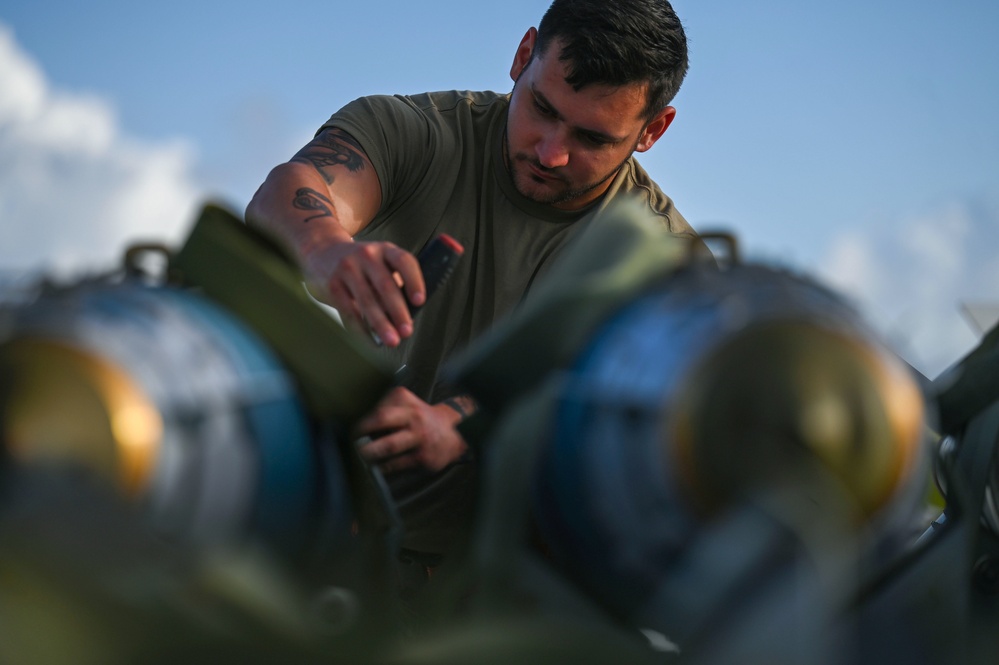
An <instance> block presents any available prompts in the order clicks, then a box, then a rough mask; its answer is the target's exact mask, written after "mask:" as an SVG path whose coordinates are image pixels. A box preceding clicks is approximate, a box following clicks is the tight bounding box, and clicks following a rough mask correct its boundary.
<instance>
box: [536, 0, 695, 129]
mask: <svg viewBox="0 0 999 665" xmlns="http://www.w3.org/2000/svg"><path fill="white" fill-rule="evenodd" d="M555 40H558V42H559V44H560V45H561V46H562V53H561V55H560V56H559V60H561V61H563V62H565V63H566V64H567V65H568V72H569V73H568V76H566V82H567V83H568V84H569V85H571V86H572V87H573V88H574V89H576V90H579V89H580V88H583V87H585V86H587V85H591V84H603V85H612V86H620V85H627V84H629V83H646V84H648V89H647V91H646V100H645V109H644V111H645V113H644V115H645V116H646V118H648V119H651V118H652V117H653V116H655V115H656V113H658V112H659V111H661V110H662V109H664V108H666V107H667V106H668V105H669V103H670V102H671V101H673V97H675V96H676V93H677V91H679V89H680V84H681V83H682V82H683V77H684V75H686V73H687V66H688V63H687V37H686V35H685V34H684V32H683V25H682V24H681V23H680V19H679V18H678V17H677V15H676V12H674V11H673V7H672V6H671V5H670V4H669V2H667V1H666V0H554V2H552V4H551V6H550V7H549V8H548V11H546V12H545V15H544V17H543V18H542V19H541V25H540V26H538V37H537V41H536V43H535V49H537V50H536V53H538V54H542V55H543V54H544V53H545V51H546V49H547V48H548V46H549V45H550V44H551V43H552V42H553V41H555Z"/></svg>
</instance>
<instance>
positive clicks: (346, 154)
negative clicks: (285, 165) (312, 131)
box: [291, 129, 364, 184]
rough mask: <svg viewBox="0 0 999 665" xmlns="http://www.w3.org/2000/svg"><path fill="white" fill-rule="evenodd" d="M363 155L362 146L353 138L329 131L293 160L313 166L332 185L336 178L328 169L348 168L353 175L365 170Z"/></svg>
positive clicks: (318, 137)
mask: <svg viewBox="0 0 999 665" xmlns="http://www.w3.org/2000/svg"><path fill="white" fill-rule="evenodd" d="M363 153H364V151H363V150H362V149H361V145H360V144H359V143H358V142H357V141H355V140H354V138H353V137H352V136H350V135H349V134H347V133H346V132H343V131H341V130H339V129H327V130H324V131H323V132H322V133H320V134H319V136H317V137H316V140H315V141H313V142H312V143H311V144H309V145H307V146H306V147H304V148H302V150H300V151H299V152H298V154H297V155H295V156H294V157H292V158H291V159H292V161H293V162H302V163H305V164H312V165H313V166H314V167H315V168H316V170H317V171H319V173H320V174H321V175H322V176H323V178H324V179H325V180H326V183H327V184H332V183H333V179H334V176H333V173H332V172H331V171H330V170H328V167H331V166H346V167H347V169H349V170H350V171H351V173H356V172H357V171H360V170H361V169H363V168H364V159H363V157H361V155H362V154H363Z"/></svg>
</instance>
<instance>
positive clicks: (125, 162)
mask: <svg viewBox="0 0 999 665" xmlns="http://www.w3.org/2000/svg"><path fill="white" fill-rule="evenodd" d="M193 162H194V154H193V149H192V147H191V146H190V145H187V144H185V143H183V142H180V141H174V142H168V143H162V142H161V143H153V142H147V141H141V140H139V139H136V138H133V137H129V136H126V135H123V134H122V132H121V131H120V130H119V128H118V124H117V118H116V117H115V113H114V110H113V108H112V107H111V106H110V105H109V104H108V103H107V102H106V101H104V100H102V99H100V98H98V97H96V96H88V95H80V94H75V93H69V92H65V91H60V90H57V89H53V88H52V86H51V85H50V84H49V83H48V81H47V80H46V78H45V75H44V73H43V72H42V70H41V68H40V67H39V66H38V64H37V63H35V62H34V61H33V59H32V58H31V57H30V56H29V55H28V54H26V53H25V52H24V51H23V50H22V49H21V48H20V46H19V45H18V44H17V42H16V41H15V39H14V37H13V33H12V31H11V30H10V29H9V28H8V27H6V26H4V25H3V24H0V229H2V243H0V270H2V271H4V272H15V271H27V270H53V271H57V272H60V273H66V272H69V271H81V270H87V271H93V270H104V269H108V268H111V267H113V266H114V265H116V264H117V263H118V262H119V260H120V257H121V254H122V252H123V250H124V248H125V247H126V246H127V245H128V244H130V243H132V242H136V241H139V240H158V241H163V242H167V243H169V244H177V243H179V242H180V241H182V239H183V234H184V232H185V231H186V230H187V228H188V227H189V225H190V224H191V222H192V221H193V219H194V215H195V214H196V210H197V205H198V204H199V202H200V200H201V199H202V198H203V193H202V192H201V191H200V190H199V188H198V187H197V186H196V185H195V184H194V182H193V179H192V177H191V175H190V174H191V172H192V169H193Z"/></svg>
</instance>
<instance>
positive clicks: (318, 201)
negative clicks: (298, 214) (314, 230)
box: [291, 187, 333, 222]
mask: <svg viewBox="0 0 999 665" xmlns="http://www.w3.org/2000/svg"><path fill="white" fill-rule="evenodd" d="M291 204H292V205H293V206H295V207H296V208H298V209H299V210H309V211H315V212H316V213H317V214H315V215H312V216H311V217H307V218H306V219H305V221H306V222H311V221H312V220H314V219H318V218H320V217H332V216H333V211H332V210H331V208H332V207H333V202H332V201H330V200H329V199H328V198H326V197H325V196H323V195H322V194H320V193H319V192H317V191H316V190H314V189H312V188H310V187H302V188H301V189H299V190H298V191H296V192H295V198H294V199H293V200H292V202H291Z"/></svg>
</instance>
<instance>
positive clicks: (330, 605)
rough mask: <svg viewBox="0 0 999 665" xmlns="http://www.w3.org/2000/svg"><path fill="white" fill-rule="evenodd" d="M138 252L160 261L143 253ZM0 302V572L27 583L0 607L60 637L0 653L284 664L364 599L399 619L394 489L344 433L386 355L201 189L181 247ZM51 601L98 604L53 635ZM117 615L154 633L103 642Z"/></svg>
mask: <svg viewBox="0 0 999 665" xmlns="http://www.w3.org/2000/svg"><path fill="white" fill-rule="evenodd" d="M150 252H153V253H156V254H160V253H162V254H164V255H165V257H166V258H167V259H168V261H169V262H168V264H167V265H166V266H165V267H164V268H163V269H162V270H161V271H160V272H161V273H162V274H159V275H147V274H145V273H144V271H143V270H141V269H140V265H139V264H140V263H141V262H142V261H143V259H144V258H150V257H148V256H147V254H148V253H150ZM255 299H259V300H255ZM4 302H5V301H4V300H0V417H2V420H0V443H2V448H3V453H4V455H3V456H4V460H5V462H6V464H4V474H3V475H0V491H2V496H3V499H4V501H3V503H2V505H0V508H2V509H3V510H0V568H2V569H5V570H6V571H7V572H8V576H7V577H5V576H4V575H3V574H2V570H0V579H8V580H9V579H11V578H10V577H9V575H14V576H15V577H16V576H20V577H23V578H24V579H25V580H34V581H26V582H24V583H22V584H20V585H18V586H15V587H11V586H10V585H6V586H4V587H2V588H0V610H2V612H0V613H3V614H4V615H6V614H8V613H9V612H15V613H16V612H18V609H19V608H20V609H23V610H24V611H25V614H24V615H23V617H24V618H23V620H22V622H21V624H22V629H23V630H25V631H34V632H36V633H38V634H44V633H45V632H46V631H49V630H52V631H54V632H55V633H56V634H57V638H56V639H57V640H58V639H63V638H64V640H63V641H65V642H66V644H67V648H66V649H65V650H60V649H56V650H54V651H53V650H51V649H49V648H48V646H47V645H48V644H50V643H49V642H47V641H46V640H36V639H30V640H28V639H23V640H20V641H16V640H15V641H13V642H11V641H10V640H9V639H4V640H3V641H4V642H6V643H7V644H8V645H10V644H14V645H17V644H20V646H18V647H16V648H15V647H11V649H13V650H12V651H6V652H0V656H4V657H2V658H0V660H3V662H25V663H28V662H31V663H34V662H152V660H151V659H152V658H154V656H153V653H154V652H156V653H157V654H158V655H156V656H155V657H156V658H159V657H160V655H159V654H162V655H163V656H162V657H164V658H166V659H167V660H171V658H170V657H169V654H174V655H175V656H177V659H178V660H180V661H183V662H191V660H192V658H194V655H195V654H194V651H195V650H202V652H201V653H200V655H199V656H198V658H197V659H198V660H202V659H203V660H205V661H207V660H209V659H210V657H211V655H212V654H215V655H218V656H220V657H238V658H239V660H240V661H241V662H246V659H247V658H249V659H251V660H253V661H254V662H257V661H258V660H264V661H266V660H268V658H266V657H265V654H269V655H270V657H271V658H279V656H280V654H284V655H285V656H287V657H289V658H292V660H293V661H297V658H298V657H299V656H302V657H304V656H305V655H307V654H308V653H309V650H310V649H309V648H312V647H315V645H316V644H317V643H320V642H323V641H325V640H326V639H327V638H328V637H329V636H330V635H333V634H341V633H345V632H350V631H352V630H364V628H363V625H362V623H363V622H362V621H361V620H359V619H358V613H359V612H361V613H367V615H368V616H372V617H374V616H377V617H378V619H377V620H378V621H379V622H380V623H381V624H382V627H384V626H387V625H390V624H391V623H392V617H393V613H392V611H391V608H386V607H385V606H384V604H383V602H382V601H383V599H384V593H383V590H389V589H392V588H393V582H392V580H391V579H389V577H390V574H391V568H390V567H388V562H390V561H391V559H390V557H391V549H390V548H391V542H392V539H391V534H390V533H389V530H390V527H391V523H390V520H389V519H388V518H387V517H385V509H386V508H387V507H386V506H384V505H383V504H382V503H381V496H380V495H379V494H378V492H377V488H375V489H372V485H371V482H370V479H369V478H367V477H366V476H365V475H364V473H363V469H361V467H360V466H359V464H358V463H357V460H356V459H355V458H354V457H353V456H350V455H347V456H345V455H344V454H343V451H344V450H347V451H352V448H351V446H350V445H349V444H347V443H345V444H341V442H342V441H347V440H348V438H347V436H346V432H347V429H348V428H349V427H350V425H351V424H352V423H353V420H354V419H356V418H358V417H360V416H361V415H362V414H363V413H365V412H366V410H367V409H369V408H371V406H373V404H374V403H375V401H376V400H377V399H378V398H379V397H380V396H381V394H382V393H383V392H384V391H385V389H386V388H387V387H388V386H389V385H390V380H391V374H390V372H389V371H388V370H387V369H386V368H384V367H382V366H381V365H380V364H379V363H378V362H377V361H376V360H374V359H372V358H370V357H368V356H367V355H365V353H364V351H363V349H361V348H360V347H359V346H358V345H356V344H355V343H354V342H353V340H351V339H349V338H348V337H347V336H346V335H345V333H344V332H343V330H342V328H341V327H340V326H339V324H338V323H336V322H335V321H333V320H332V319H330V318H329V317H328V315H327V314H325V313H324V312H322V311H321V310H320V309H319V307H318V306H317V305H316V304H315V303H314V301H312V300H311V299H310V298H309V296H308V295H307V294H306V293H305V290H304V288H303V287H302V283H301V278H300V276H299V275H298V273H297V270H296V269H295V267H294V266H293V265H292V264H290V263H289V262H288V261H287V260H286V259H285V258H284V257H283V255H282V253H281V251H280V249H279V248H277V247H273V246H270V245H269V244H268V241H267V240H266V239H264V238H260V237H257V236H255V235H254V234H252V233H251V232H250V231H249V230H248V229H246V227H244V226H243V225H242V223H241V222H240V221H239V220H238V219H236V218H234V217H232V216H231V215H229V214H228V213H226V212H225V211H223V210H221V209H219V208H216V207H213V206H209V207H207V208H206V209H205V211H204V212H203V214H202V216H201V218H200V219H199V221H198V224H197V225H196V226H195V228H194V230H193V232H192V234H191V237H190V238H189V239H188V241H187V243H186V244H185V245H184V247H183V248H182V249H181V250H180V251H179V252H178V253H176V254H174V253H172V252H169V251H167V250H165V249H159V248H141V247H140V248H135V249H133V250H130V252H129V254H128V256H127V258H126V264H125V267H124V270H123V271H121V272H114V273H110V274H107V275H102V276H97V277H92V278H85V279H81V280H78V281H76V282H72V283H67V284H61V285H59V284H49V283H44V282H42V283H38V284H36V285H34V286H33V287H32V288H31V290H30V291H26V292H22V293H20V294H19V295H18V297H17V298H12V299H10V300H8V301H6V304H5V305H4V304H2V303H4ZM285 328H290V330H286V329H285ZM361 504H363V505H361ZM36 522H37V523H38V524H44V525H45V526H44V527H36V526H34V523H36ZM91 539H96V541H95V542H92V541H91ZM218 561H224V562H226V563H224V564H222V565H215V564H214V563H213V562H218ZM285 567H286V568H287V570H288V572H289V573H291V574H288V575H287V576H285V575H284V574H282V573H281V569H282V568H285ZM275 570H276V571H278V572H277V573H275V572H274V571H275ZM18 571H20V572H18ZM240 571H242V572H240ZM374 575H377V576H378V577H379V578H382V579H373V576H374ZM77 577H79V580H78V581H77V580H76V578H77ZM43 579H44V580H47V581H46V582H45V583H44V584H41V583H40V581H41V580H43ZM78 582H79V583H78ZM313 587H314V588H313ZM123 590H124V592H123ZM362 596H363V598H364V600H365V603H364V604H363V606H361V609H358V607H356V606H357V605H358V603H357V599H358V598H359V597H362ZM313 597H314V598H315V600H314V601H313V600H312V598H313ZM331 599H340V601H337V602H333V601H332V600H331ZM341 601H342V602H341ZM51 603H61V604H65V605H68V606H70V607H77V606H79V609H80V610H81V611H82V608H84V607H87V606H90V607H91V609H93V610H94V612H95V614H94V617H93V621H92V622H91V624H89V626H90V627H88V628H86V629H84V630H83V632H84V633H88V632H89V633H92V634H89V635H82V636H79V637H80V641H79V643H78V644H77V643H76V642H74V640H73V639H70V636H69V635H68V634H67V635H59V634H60V633H61V632H62V631H63V630H64V629H66V630H68V628H67V627H66V626H65V625H64V623H63V622H62V621H61V620H59V619H58V616H57V614H52V615H51V616H49V615H46V614H45V612H44V607H45V606H46V605H47V604H51ZM175 605H181V606H183V610H181V611H176V610H175V608H174V606H175ZM334 605H336V606H337V607H334ZM340 610H342V611H340ZM338 612H339V615H338V616H334V615H335V614H337V613H338ZM244 614H245V615H248V616H247V617H245V618H250V617H253V618H250V620H244V617H243V616H242V615H244ZM261 616H262V617H263V618H262V619H261V618H260V617H261ZM320 616H325V621H319V617H320ZM126 619H127V621H126ZM115 622H122V623H123V627H124V624H127V625H128V626H130V627H131V629H134V630H135V631H136V634H137V635H145V636H146V637H147V638H148V641H147V648H146V650H142V649H140V648H139V646H138V645H141V642H142V640H139V641H138V642H136V643H133V642H132V641H126V640H122V641H121V644H120V645H118V646H121V647H122V648H118V646H115V645H114V644H104V645H103V646H102V645H101V644H99V643H101V642H104V641H112V642H113V641H114V640H117V639H118V638H116V637H115V636H114V635H113V634H108V631H113V627H112V625H111V624H114V623H115ZM261 622H262V623H263V624H267V625H262V623H261ZM288 622H290V623H288ZM160 623H162V631H160V630H157V628H156V625H158V624H160ZM289 625H290V626H292V627H293V629H292V631H291V632H292V633H293V635H289V634H287V632H286V630H285V628H287V627H288V626H289ZM282 626H283V627H282ZM271 629H274V630H276V631H277V632H276V633H275V634H273V635H271V634H270V631H271ZM77 632H79V631H77ZM188 637H191V638H192V639H191V640H187V638H188ZM5 638H10V639H13V636H11V635H6V636H5ZM84 638H86V639H84ZM74 639H75V638H74ZM216 640H217V641H216ZM126 642H127V644H126ZM163 642H172V643H176V644H177V645H187V646H190V648H187V647H186V646H184V647H183V648H182V647H181V646H178V648H177V649H176V650H170V649H165V648H164V647H163V644H162V643H163ZM74 645H75V647H74ZM250 645H257V647H260V651H259V652H258V651H256V650H255V649H256V648H255V647H250ZM306 646H308V647H309V648H305V647H306ZM91 647H93V648H92V649H91ZM98 647H100V648H98ZM126 647H127V648H126ZM215 647H218V648H217V649H216V648H215ZM230 647H237V648H230ZM244 647H250V648H248V649H247V648H244ZM265 647H266V648H265ZM74 648H76V649H80V650H83V651H85V653H78V654H75V655H74ZM341 651H342V652H344V653H349V650H347V649H341ZM181 654H182V655H181ZM50 656H51V657H50Z"/></svg>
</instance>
